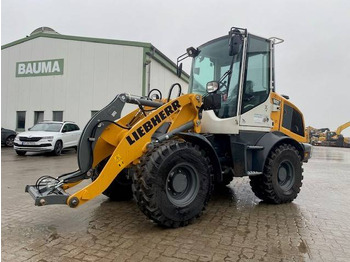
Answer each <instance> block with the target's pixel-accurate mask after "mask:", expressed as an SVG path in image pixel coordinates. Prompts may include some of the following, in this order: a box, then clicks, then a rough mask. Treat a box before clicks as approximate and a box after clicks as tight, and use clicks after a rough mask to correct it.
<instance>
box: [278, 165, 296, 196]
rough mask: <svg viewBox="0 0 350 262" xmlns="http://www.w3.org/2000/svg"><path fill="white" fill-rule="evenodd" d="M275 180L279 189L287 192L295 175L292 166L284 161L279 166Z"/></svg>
mask: <svg viewBox="0 0 350 262" xmlns="http://www.w3.org/2000/svg"><path fill="white" fill-rule="evenodd" d="M277 178H278V184H279V185H280V187H281V189H283V190H285V191H287V190H290V189H291V188H292V187H293V184H294V180H295V173H294V168H293V165H292V164H291V163H290V162H289V161H284V162H282V163H281V164H280V166H279V167H278V175H277Z"/></svg>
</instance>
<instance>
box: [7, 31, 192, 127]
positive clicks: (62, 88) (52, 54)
mask: <svg viewBox="0 0 350 262" xmlns="http://www.w3.org/2000/svg"><path fill="white" fill-rule="evenodd" d="M1 49H2V50H1V56H2V61H1V65H2V66H1V75H2V78H1V125H2V127H5V128H10V129H14V130H16V131H18V132H21V131H24V130H27V129H28V128H30V127H31V126H33V125H34V124H35V123H37V122H40V121H43V120H61V121H66V120H67V121H68V120H69V121H74V122H76V123H77V124H78V125H79V126H80V127H81V128H83V127H84V126H85V124H86V123H87V122H88V120H89V119H90V118H91V116H92V115H93V114H94V113H95V112H96V111H98V110H100V109H102V108H103V107H104V106H106V105H107V104H108V103H109V102H110V101H111V100H112V99H113V98H114V97H115V96H116V95H117V94H120V93H130V94H134V95H140V96H141V95H147V94H148V92H149V90H151V89H154V88H157V89H159V90H161V91H162V93H163V96H164V97H167V95H168V90H169V88H170V86H171V85H172V84H173V83H180V84H181V86H182V90H183V92H187V84H188V75H187V74H183V75H182V77H181V78H179V77H178V76H177V75H176V65H175V64H174V63H173V62H172V61H171V60H170V59H169V58H167V57H166V56H165V55H164V54H162V53H161V52H160V51H159V50H158V49H157V48H155V47H154V46H153V45H152V44H150V43H141V42H131V41H120V40H109V39H97V38H86V37H76V36H67V35H61V34H58V33H56V32H55V31H53V30H52V29H48V28H39V29H37V30H35V31H34V32H33V33H32V34H31V35H30V36H28V37H26V38H23V39H20V40H18V41H15V42H12V43H9V44H6V45H3V46H2V48H1ZM176 93H177V91H176ZM133 108H135V107H133V106H132V105H127V106H126V107H125V108H124V110H123V114H126V113H127V112H129V111H130V110H132V109H133Z"/></svg>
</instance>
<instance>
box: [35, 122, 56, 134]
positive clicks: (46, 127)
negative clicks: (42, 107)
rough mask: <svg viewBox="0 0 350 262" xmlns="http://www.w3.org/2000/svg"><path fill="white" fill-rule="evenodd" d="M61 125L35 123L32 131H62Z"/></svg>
mask: <svg viewBox="0 0 350 262" xmlns="http://www.w3.org/2000/svg"><path fill="white" fill-rule="evenodd" d="M61 127H62V124H60V123H39V124H36V125H34V126H33V127H32V128H31V129H30V131H46V132H60V130H61Z"/></svg>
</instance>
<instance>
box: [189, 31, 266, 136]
mask: <svg viewBox="0 0 350 262" xmlns="http://www.w3.org/2000/svg"><path fill="white" fill-rule="evenodd" d="M237 34H239V36H240V37H241V41H236V42H235V44H236V47H235V50H236V52H235V53H234V54H232V52H231V51H230V49H231V45H230V41H232V37H235V36H237ZM230 52H231V54H230ZM197 53H198V54H197V55H196V56H195V57H194V58H193V61H192V69H191V77H190V83H189V92H190V93H198V94H201V95H204V94H206V93H207V90H206V85H207V83H208V82H210V81H216V82H218V85H219V88H218V90H217V93H218V94H220V96H221V108H220V109H216V110H212V111H208V112H205V113H204V119H207V118H209V119H207V120H209V121H205V120H204V121H203V122H204V123H203V131H204V132H210V133H226V134H227V133H231V134H237V133H238V132H239V129H240V126H250V127H253V129H254V127H256V128H257V129H259V131H261V129H266V130H265V131H269V130H270V128H271V126H272V121H271V119H270V112H266V110H265V108H270V99H268V98H269V95H270V93H271V90H272V88H273V86H272V83H273V79H272V76H273V74H272V72H273V66H272V53H273V44H272V42H271V40H269V39H265V38H261V37H258V36H255V35H252V34H248V33H247V32H246V30H236V31H234V32H233V33H232V31H231V32H230V34H229V35H227V36H224V37H220V38H217V39H214V40H212V41H210V42H207V43H205V44H204V45H202V46H200V47H198V49H197ZM259 112H262V113H259ZM213 122H218V123H220V128H215V127H214V125H212V124H211V125H210V124H208V125H207V124H206V123H213ZM257 131H258V130H257Z"/></svg>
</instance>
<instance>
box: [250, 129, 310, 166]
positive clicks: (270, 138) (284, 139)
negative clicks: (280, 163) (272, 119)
mask: <svg viewBox="0 0 350 262" xmlns="http://www.w3.org/2000/svg"><path fill="white" fill-rule="evenodd" d="M283 143H287V144H291V145H293V146H294V147H295V148H296V149H297V150H298V151H299V154H300V156H301V160H303V158H304V147H303V146H302V145H301V144H300V143H299V142H298V141H296V140H294V139H292V138H290V137H289V136H286V135H285V134H283V133H281V132H278V131H276V132H270V133H266V134H265V135H264V136H263V137H262V138H260V139H259V140H258V142H257V143H256V146H262V147H263V149H262V150H260V151H258V152H257V154H256V156H257V157H256V158H255V161H254V162H253V168H254V170H257V171H260V172H263V171H264V166H265V163H266V159H267V157H268V156H269V154H270V152H271V150H272V149H273V148H275V147H277V146H279V145H280V144H283Z"/></svg>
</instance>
